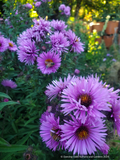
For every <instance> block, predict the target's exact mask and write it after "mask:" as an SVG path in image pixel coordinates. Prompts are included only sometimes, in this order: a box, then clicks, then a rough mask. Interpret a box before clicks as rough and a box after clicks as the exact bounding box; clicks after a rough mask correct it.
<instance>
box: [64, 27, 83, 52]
mask: <svg viewBox="0 0 120 160" xmlns="http://www.w3.org/2000/svg"><path fill="white" fill-rule="evenodd" d="M67 36H68V39H69V41H70V45H71V51H72V50H73V51H74V52H77V53H81V52H83V51H84V47H83V45H84V44H83V43H81V42H80V38H78V37H77V36H76V35H75V33H74V32H72V31H71V30H68V31H67Z"/></svg>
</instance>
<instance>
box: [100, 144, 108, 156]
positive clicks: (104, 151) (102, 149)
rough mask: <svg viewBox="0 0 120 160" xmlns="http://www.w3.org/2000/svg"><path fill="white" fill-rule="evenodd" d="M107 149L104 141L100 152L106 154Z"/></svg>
mask: <svg viewBox="0 0 120 160" xmlns="http://www.w3.org/2000/svg"><path fill="white" fill-rule="evenodd" d="M109 149H110V147H109V146H108V145H107V144H106V143H104V144H103V145H102V146H101V149H100V150H101V152H102V153H103V154H105V155H107V154H108V151H109Z"/></svg>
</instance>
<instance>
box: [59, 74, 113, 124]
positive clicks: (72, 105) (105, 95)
mask: <svg viewBox="0 0 120 160" xmlns="http://www.w3.org/2000/svg"><path fill="white" fill-rule="evenodd" d="M94 79H95V80H93V77H88V78H87V79H85V78H84V77H80V79H76V80H75V81H74V83H71V84H69V87H68V88H66V89H64V90H63V92H62V94H63V95H62V96H61V97H62V98H63V99H62V102H63V104H62V105H61V107H62V108H63V112H64V113H65V114H69V113H70V112H71V111H73V113H74V115H75V116H76V118H79V119H81V121H82V122H83V123H84V121H85V119H86V118H87V117H88V116H91V117H96V118H100V117H105V115H104V114H103V113H101V112H100V111H101V110H104V111H110V110H111V109H110V104H108V102H109V101H110V94H109V91H108V89H107V88H104V87H103V86H102V85H101V83H99V82H98V81H97V80H96V78H94Z"/></svg>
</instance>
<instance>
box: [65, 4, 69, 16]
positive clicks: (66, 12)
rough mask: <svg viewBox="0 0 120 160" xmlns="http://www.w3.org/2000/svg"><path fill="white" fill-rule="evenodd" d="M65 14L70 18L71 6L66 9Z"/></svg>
mask: <svg viewBox="0 0 120 160" xmlns="http://www.w3.org/2000/svg"><path fill="white" fill-rule="evenodd" d="M64 14H65V15H66V16H70V7H69V6H67V7H65V9H64Z"/></svg>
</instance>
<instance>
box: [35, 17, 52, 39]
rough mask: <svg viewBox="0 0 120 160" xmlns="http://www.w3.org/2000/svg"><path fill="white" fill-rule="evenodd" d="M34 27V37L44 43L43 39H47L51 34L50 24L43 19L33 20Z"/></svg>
mask: <svg viewBox="0 0 120 160" xmlns="http://www.w3.org/2000/svg"><path fill="white" fill-rule="evenodd" d="M33 22H34V26H33V28H32V31H33V37H35V39H36V41H38V42H39V41H42V40H43V38H46V35H47V34H48V33H51V26H50V22H49V21H46V20H45V19H43V18H41V17H40V19H39V20H36V19H33Z"/></svg>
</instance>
